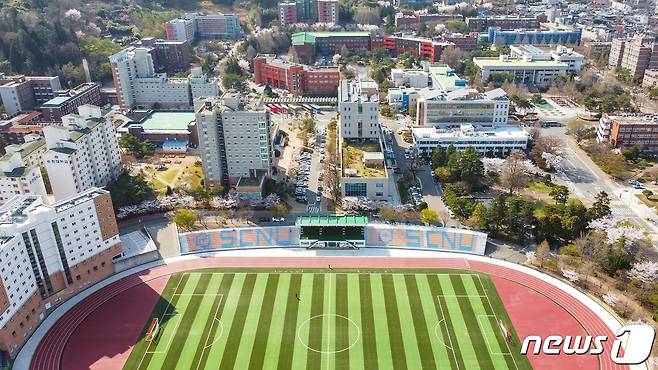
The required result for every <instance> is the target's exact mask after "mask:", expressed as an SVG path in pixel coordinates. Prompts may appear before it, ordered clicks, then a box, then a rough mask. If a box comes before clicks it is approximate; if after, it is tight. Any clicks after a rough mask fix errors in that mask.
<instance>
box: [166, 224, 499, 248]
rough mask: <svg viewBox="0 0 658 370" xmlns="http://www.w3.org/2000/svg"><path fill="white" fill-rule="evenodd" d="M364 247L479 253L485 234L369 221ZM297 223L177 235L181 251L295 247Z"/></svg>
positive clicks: (298, 242) (297, 233) (297, 238)
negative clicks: (295, 224) (293, 224)
mask: <svg viewBox="0 0 658 370" xmlns="http://www.w3.org/2000/svg"><path fill="white" fill-rule="evenodd" d="M364 234H365V246H366V248H368V247H370V248H386V247H395V248H410V249H425V250H434V251H446V252H460V253H471V254H479V255H483V254H484V250H485V246H486V243H487V234H485V233H481V232H477V231H472V230H465V229H454V228H440V227H425V226H412V225H404V226H401V225H384V224H370V225H367V226H366V227H365V230H364ZM300 235H301V228H300V227H299V226H272V227H249V228H236V229H232V228H225V229H216V230H208V231H198V232H191V233H184V234H180V236H179V241H180V248H181V254H186V253H195V252H202V251H210V250H221V249H238V248H256V247H298V246H299V245H300Z"/></svg>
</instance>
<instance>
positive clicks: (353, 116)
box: [338, 78, 381, 140]
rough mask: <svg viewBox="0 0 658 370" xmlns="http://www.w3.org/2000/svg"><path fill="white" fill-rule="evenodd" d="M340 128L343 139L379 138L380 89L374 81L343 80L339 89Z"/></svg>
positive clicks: (360, 79)
mask: <svg viewBox="0 0 658 370" xmlns="http://www.w3.org/2000/svg"><path fill="white" fill-rule="evenodd" d="M338 114H339V116H340V119H339V122H338V130H339V133H340V137H341V138H343V139H378V140H379V138H380V136H381V134H380V127H379V91H378V87H377V84H376V83H375V82H374V81H370V80H367V79H363V78H359V79H356V80H341V81H340V86H339V89H338Z"/></svg>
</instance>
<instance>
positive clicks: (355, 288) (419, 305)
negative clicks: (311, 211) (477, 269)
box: [124, 269, 530, 370]
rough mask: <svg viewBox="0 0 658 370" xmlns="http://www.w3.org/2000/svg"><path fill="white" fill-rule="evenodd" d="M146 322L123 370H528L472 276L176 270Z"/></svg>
mask: <svg viewBox="0 0 658 370" xmlns="http://www.w3.org/2000/svg"><path fill="white" fill-rule="evenodd" d="M295 295H298V296H299V300H298V299H297V298H296V297H295ZM151 317H158V318H159V319H161V327H160V330H159V331H158V334H157V336H156V338H155V340H154V341H152V342H146V341H145V340H144V339H143V338H144V334H145V332H146V330H147V327H148V326H149V324H150V321H151V319H149V320H148V322H146V323H145V326H144V330H143V332H142V335H141V336H140V338H142V339H140V340H139V342H138V343H136V345H135V347H134V349H133V351H132V352H131V354H130V357H129V358H128V361H127V363H126V365H125V367H124V368H125V369H138V370H145V369H197V370H198V369H369V370H370V369H374V370H377V369H410V370H411V369H464V370H465V369H530V364H529V362H528V360H527V358H525V357H524V356H522V355H520V354H519V346H520V343H519V341H518V338H516V337H515V338H514V340H513V342H512V343H511V344H509V343H507V341H506V340H505V339H504V338H503V335H502V334H501V329H500V325H499V324H498V320H499V319H500V320H503V321H504V322H505V323H506V324H507V326H508V327H509V328H510V329H512V331H513V328H512V326H511V323H510V320H509V317H508V316H507V313H506V312H505V310H504V308H503V305H502V302H501V300H500V297H499V296H498V294H497V292H496V289H495V286H494V284H493V282H492V281H491V279H490V278H489V277H488V276H486V275H483V274H477V273H472V272H468V271H456V270H431V271H413V272H412V271H405V270H399V271H398V270H396V271H394V272H390V271H388V272H387V271H381V270H369V271H364V270H360V271H354V270H304V271H301V270H299V271H298V270H286V271H285V272H284V271H278V272H274V271H271V270H269V271H268V270H219V269H213V270H199V271H193V272H185V273H178V274H174V275H172V277H171V278H170V279H169V282H168V284H167V286H166V287H165V290H164V292H163V294H162V297H161V299H160V301H159V302H158V304H157V305H156V307H155V309H154V311H153V313H152V316H151Z"/></svg>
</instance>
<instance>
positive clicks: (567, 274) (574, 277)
mask: <svg viewBox="0 0 658 370" xmlns="http://www.w3.org/2000/svg"><path fill="white" fill-rule="evenodd" d="M562 276H564V278H565V279H567V280H569V281H570V282H572V283H575V282H577V281H578V279H580V274H579V273H577V272H576V271H574V270H567V269H562Z"/></svg>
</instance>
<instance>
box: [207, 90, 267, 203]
mask: <svg viewBox="0 0 658 370" xmlns="http://www.w3.org/2000/svg"><path fill="white" fill-rule="evenodd" d="M195 105H196V127H197V134H198V137H199V151H200V152H201V162H202V163H203V173H204V175H205V181H204V184H205V185H206V186H216V185H222V186H227V185H228V186H231V187H235V188H236V189H237V191H238V193H239V194H241V195H244V196H248V197H256V196H258V197H260V188H261V186H262V183H263V181H264V179H265V177H267V176H270V175H271V170H272V160H273V157H274V151H273V146H272V137H271V131H270V111H269V110H268V109H267V108H265V107H264V106H263V103H262V100H260V99H258V100H252V101H245V100H244V99H243V98H242V97H241V96H240V94H238V93H233V92H230V93H225V94H224V95H222V96H221V97H216V98H202V99H199V100H197V101H195ZM248 184H250V185H248ZM241 185H242V186H243V187H246V188H249V187H251V188H255V189H256V188H257V189H258V190H256V191H245V192H241V191H240V186H241Z"/></svg>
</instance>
